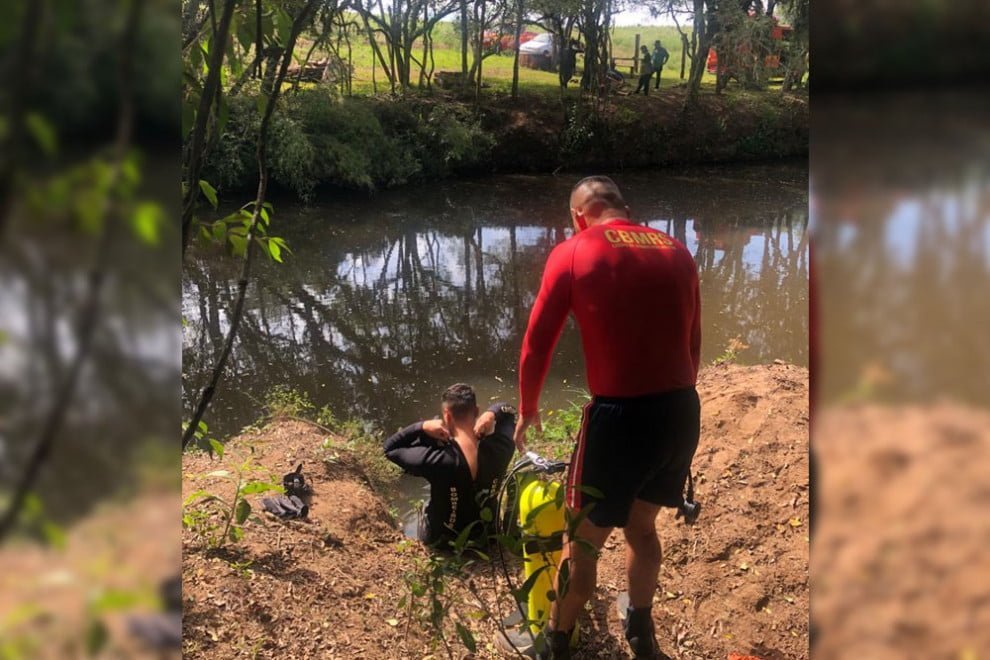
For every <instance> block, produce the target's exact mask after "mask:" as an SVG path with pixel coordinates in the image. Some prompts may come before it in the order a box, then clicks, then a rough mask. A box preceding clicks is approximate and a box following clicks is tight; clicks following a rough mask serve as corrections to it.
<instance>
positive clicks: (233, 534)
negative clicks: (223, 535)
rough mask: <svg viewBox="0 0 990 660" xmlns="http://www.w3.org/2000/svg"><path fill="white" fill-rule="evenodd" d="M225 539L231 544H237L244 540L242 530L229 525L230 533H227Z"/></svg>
mask: <svg viewBox="0 0 990 660" xmlns="http://www.w3.org/2000/svg"><path fill="white" fill-rule="evenodd" d="M227 538H228V539H230V542H231V543H237V542H238V541H240V540H241V539H242V538H244V530H243V529H241V528H240V527H237V526H235V525H231V527H230V531H229V532H227Z"/></svg>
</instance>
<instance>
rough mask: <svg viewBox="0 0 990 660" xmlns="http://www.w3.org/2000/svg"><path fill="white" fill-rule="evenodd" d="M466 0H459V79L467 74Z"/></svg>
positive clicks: (464, 77) (462, 78) (465, 78)
mask: <svg viewBox="0 0 990 660" xmlns="http://www.w3.org/2000/svg"><path fill="white" fill-rule="evenodd" d="M467 11H468V9H467V0H461V80H467V75H468V14H467Z"/></svg>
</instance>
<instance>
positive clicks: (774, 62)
mask: <svg viewBox="0 0 990 660" xmlns="http://www.w3.org/2000/svg"><path fill="white" fill-rule="evenodd" d="M793 33H794V28H792V27H791V26H790V25H779V24H778V25H774V26H773V27H772V28H771V29H770V39H771V40H772V41H773V42H775V46H777V47H776V48H774V51H775V52H772V53H770V54H769V55H767V56H766V58H765V59H764V66H765V67H766V68H767V70H768V71H769V72H770V75H771V77H772V76H774V75H779V74H778V72H779V71H780V68H781V61H780V51H781V48H780V47H779V45H778V42H779V43H780V44H782V43H783V42H785V41H790V39H791V35H792V34H793ZM706 66H707V69H708V73H715V74H717V73H719V68H718V54H717V53H716V52H715V48H714V47H712V48H710V49H709V50H708V61H707V63H706ZM722 73H725V71H722Z"/></svg>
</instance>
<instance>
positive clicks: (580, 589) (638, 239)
mask: <svg viewBox="0 0 990 660" xmlns="http://www.w3.org/2000/svg"><path fill="white" fill-rule="evenodd" d="M570 206H571V218H572V220H573V223H574V228H575V231H576V233H575V235H574V236H573V237H571V238H570V239H568V240H566V241H564V242H563V243H561V244H560V245H558V246H557V247H556V248H554V250H553V252H551V254H550V257H549V258H548V260H547V265H546V269H545V270H544V272H543V280H542V283H541V285H540V292H539V294H538V295H537V298H536V302H535V303H534V305H533V310H532V312H531V314H530V318H529V326H528V327H527V329H526V336H525V338H524V339H523V346H522V355H521V358H520V361H519V390H520V402H521V406H520V409H519V421H518V423H517V425H516V431H515V437H514V439H515V443H516V447H517V449H519V451H520V452H523V451H525V438H526V430H527V428H528V427H530V426H534V427H535V428H536V429H537V430H542V429H541V426H540V414H539V410H538V407H537V406H538V403H539V396H540V389H541V388H542V386H543V381H544V380H545V378H546V374H547V369H548V368H549V366H550V358H551V354H552V352H553V349H554V346H555V345H556V343H557V339H558V338H559V336H560V332H561V330H562V329H563V326H564V322H565V321H566V319H567V316H568V315H569V314H573V315H574V318H575V320H576V321H577V325H578V328H579V330H580V332H581V342H582V346H583V349H584V355H585V362H586V370H587V379H588V387H589V389H590V390H591V393H592V395H593V398H592V401H591V402H590V403H589V404H588V405H586V406H585V408H584V415H583V418H582V421H581V431H580V434H579V436H578V442H577V446H576V448H575V450H574V455H573V457H572V459H571V466H570V471H569V474H568V484H567V506H568V509H569V510H570V511H571V514H572V519H575V518H573V517H574V516H576V515H577V513H578V512H579V511H582V510H584V509H587V510H588V514H587V517H586V518H584V519H583V520H581V522H580V523H579V524H578V526H577V528H576V530H575V533H574V536H575V537H577V539H580V540H582V541H584V542H585V543H584V544H580V545H579V544H578V543H577V542H576V541H575V540H574V539H568V540H567V542H566V543H565V546H564V552H563V557H562V560H561V562H562V563H563V562H565V561H570V565H569V574H570V577H569V583H568V586H567V589H566V591H565V592H564V593H563V596H562V597H561V598H559V599H558V600H557V601H556V602H554V605H553V611H552V612H551V615H550V629H549V631H548V633H549V634H548V635H547V639H548V642H549V644H550V650H551V657H552V658H554V659H557V658H569V657H570V649H569V647H568V640H569V639H570V637H571V633H572V631H573V629H574V625H575V623H576V621H577V617H578V614H579V613H580V611H581V609H582V608H583V606H584V604H585V602H587V600H588V599H589V598H590V597H591V595H592V594H593V593H594V589H595V583H596V579H597V575H596V569H597V559H596V555H595V554H594V553H592V552H591V551H590V549H589V548H588V547H587V546H588V545H590V546H592V547H594V548H595V550H596V551H597V550H599V549H601V547H602V545H604V543H605V540H606V539H607V538H608V536H609V534H610V533H611V532H612V530H613V529H614V528H615V527H622V528H623V531H624V533H625V538H626V556H627V566H628V573H627V577H628V579H629V600H630V607H629V609H628V610H627V617H626V638H627V639H628V640H629V643H630V645H631V646H632V649H633V652H634V654H635V657H637V658H659V657H662V656H661V655H660V651H659V648H658V646H657V642H656V638H655V635H654V626H653V620H652V616H651V612H650V606H651V604H652V602H653V594H654V592H655V590H656V582H657V575H658V574H659V571H660V559H661V549H660V541H659V539H658V538H657V533H656V517H657V515H658V514H659V512H660V508H661V507H664V506H667V507H677V506H679V505H680V504H681V503H682V502H683V497H682V493H683V489H684V483H685V481H686V479H687V475H688V472H689V470H690V467H691V460H692V458H693V457H694V452H695V450H696V449H697V446H698V436H699V430H700V416H701V414H700V404H699V401H698V394H697V392H696V391H695V381H696V379H697V375H698V364H699V361H700V353H701V328H700V314H701V307H700V294H699V288H698V270H697V267H696V266H695V263H694V259H692V257H691V254H690V252H688V250H687V248H685V247H684V245H683V244H681V243H680V242H678V241H676V240H674V239H673V238H671V237H670V236H668V235H667V234H665V233H663V232H660V231H656V230H654V229H650V228H648V227H643V226H640V225H638V224H636V223H634V222H632V221H631V220H630V219H629V207H628V206H627V205H626V203H625V200H624V199H623V197H622V193H621V192H620V191H619V188H618V186H616V185H615V182H614V181H612V180H611V179H609V178H608V177H604V176H595V177H588V178H586V179H583V180H582V181H580V182H579V183H578V184H577V185H576V186H575V187H574V189H573V191H572V192H571V199H570ZM589 493H595V494H596V495H597V493H600V494H601V497H600V498H599V497H591V496H590V495H589ZM561 572H562V571H558V575H559V574H560V573H561ZM559 592H560V588H559V586H558V593H559Z"/></svg>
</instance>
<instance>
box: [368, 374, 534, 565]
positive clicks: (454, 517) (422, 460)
mask: <svg viewBox="0 0 990 660" xmlns="http://www.w3.org/2000/svg"><path fill="white" fill-rule="evenodd" d="M515 424H516V411H515V408H513V407H512V406H510V405H508V404H506V403H496V404H494V405H492V406H491V407H490V408H488V410H486V411H485V412H484V413H481V414H479V411H478V403H477V398H476V397H475V393H474V390H473V389H472V388H471V386H470V385H465V384H464V383H458V384H456V385H451V386H450V387H448V388H447V390H446V391H445V392H444V393H443V396H442V398H441V419H431V420H426V421H425V422H417V423H415V424H412V425H410V426H407V427H406V428H404V429H402V430H401V431H399V432H398V433H396V434H395V435H393V436H391V437H389V438H388V439H386V440H385V456H386V458H388V459H389V460H390V461H392V462H393V463H395V464H396V465H398V466H399V467H401V468H402V469H403V470H405V471H406V472H407V473H408V474H411V475H414V476H417V477H423V478H424V479H426V480H427V481H428V482H429V484H430V500H429V502H428V503H427V504H426V507H425V510H424V512H423V514H422V515H421V516H420V523H419V539H420V540H421V541H423V542H424V543H426V544H428V545H433V546H436V547H444V546H447V545H448V544H449V542H450V541H453V540H454V539H455V538H457V536H458V534H460V533H461V531H463V530H464V529H465V528H466V527H468V526H469V525H471V524H472V523H474V522H476V521H480V520H481V511H482V510H483V509H485V508H488V509H490V510H491V511H492V512H493V513H494V509H495V493H496V491H497V490H498V487H499V484H500V483H501V481H502V478H503V477H504V476H505V471H506V468H507V467H508V465H509V461H510V460H511V459H512V453H513V451H514V449H515V446H514V444H513V440H512V434H513V431H514V428H515ZM487 531H488V530H486V526H485V525H484V524H481V523H479V524H477V525H475V527H474V530H473V531H472V533H471V538H472V540H474V541H475V542H484V540H485V538H486V532H487Z"/></svg>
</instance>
